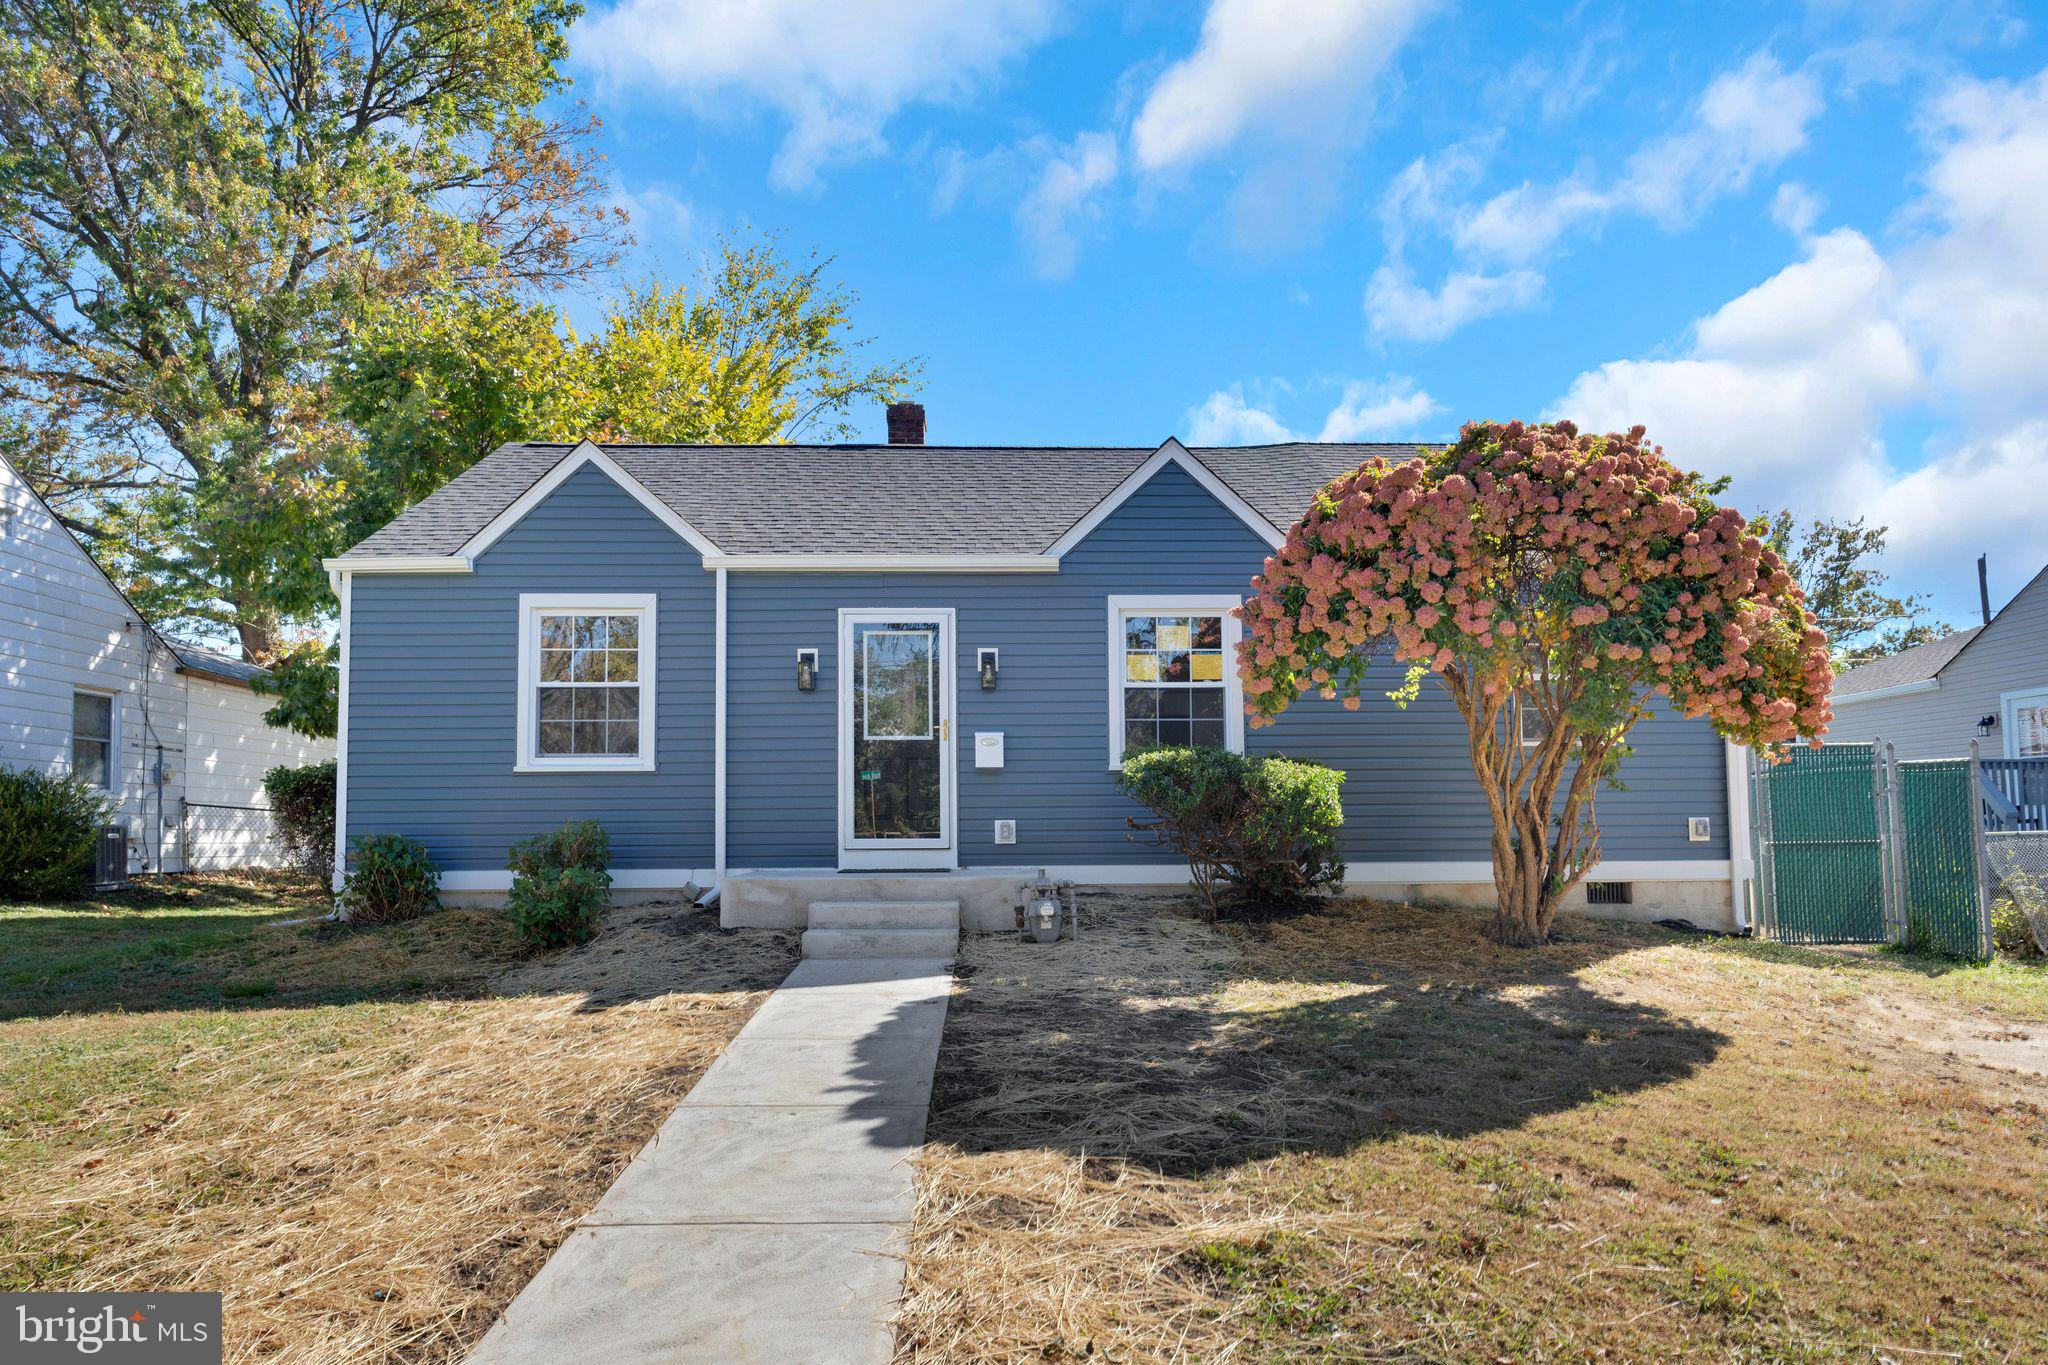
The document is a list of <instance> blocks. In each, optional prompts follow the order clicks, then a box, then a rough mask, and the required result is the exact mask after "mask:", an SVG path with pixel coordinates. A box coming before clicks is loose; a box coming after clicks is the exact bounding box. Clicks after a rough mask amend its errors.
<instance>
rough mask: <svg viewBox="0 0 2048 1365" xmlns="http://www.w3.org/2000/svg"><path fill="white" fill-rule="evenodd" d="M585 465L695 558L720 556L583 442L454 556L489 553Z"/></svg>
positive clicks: (591, 444)
mask: <svg viewBox="0 0 2048 1365" xmlns="http://www.w3.org/2000/svg"><path fill="white" fill-rule="evenodd" d="M585 465H596V466H597V467H598V469H600V470H602V471H603V473H604V475H605V477H607V478H609V479H610V480H611V481H612V482H613V483H615V484H617V485H618V486H619V487H620V488H623V489H624V490H626V492H627V494H628V495H629V496H631V497H632V499H633V501H635V502H637V503H639V504H640V505H641V506H642V507H644V508H646V509H647V510H648V511H649V512H651V513H653V514H654V517H655V519H656V520H657V521H659V522H661V524H662V525H664V526H666V527H668V529H669V530H671V531H674V532H675V533H676V534H677V535H679V536H681V537H682V538H683V539H684V540H685V541H687V542H688V543H689V545H690V548H691V549H693V550H695V551H696V552H697V553H698V554H700V555H703V556H705V557H707V558H708V557H709V556H712V555H715V554H719V553H720V551H719V548H718V547H717V546H716V545H714V544H712V543H711V540H710V538H709V537H707V536H706V535H704V534H703V533H702V532H701V531H699V530H698V529H697V528H696V527H694V526H692V525H690V523H689V522H687V521H685V520H683V518H682V517H681V516H679V515H678V514H677V512H676V509H675V508H673V507H670V506H669V505H668V504H667V503H665V502H663V501H662V500H661V499H660V498H657V497H655V496H654V494H653V493H652V492H651V491H649V489H648V487H647V485H646V484H644V483H642V482H640V480H638V479H636V478H634V477H633V476H632V475H631V474H628V473H627V472H626V471H625V468H624V467H623V466H621V465H620V464H619V462H618V461H617V460H614V459H613V458H612V457H611V456H609V455H607V454H605V453H604V451H602V450H600V449H599V448H598V446H597V443H596V442H595V441H585V442H583V443H582V444H581V445H579V446H577V447H576V448H575V449H574V450H572V451H570V452H569V453H568V454H567V455H564V456H563V457H562V459H561V461H560V463H558V464H556V465H555V467H554V468H553V469H550V470H549V471H548V472H547V473H546V474H544V475H542V476H541V478H540V480H539V482H537V483H535V484H534V485H533V487H531V488H529V489H527V490H526V491H525V492H524V493H521V494H520V495H519V497H518V500H517V501H515V502H514V503H513V504H512V505H511V506H510V507H507V508H506V509H505V510H504V511H502V512H500V513H498V515H497V516H495V517H493V518H491V523H490V525H488V526H486V527H484V529H483V530H481V531H478V532H477V533H476V534H475V535H473V536H471V537H470V538H469V539H468V540H467V541H465V542H464V543H463V546H462V548H461V549H460V550H457V551H456V554H457V556H459V557H461V558H463V559H470V560H473V559H475V558H476V557H477V556H478V555H480V554H482V553H483V552H484V551H486V550H488V549H490V548H491V546H493V545H495V544H497V543H498V540H499V538H500V537H502V536H503V535H504V534H505V533H506V532H507V531H510V530H511V529H512V528H513V527H514V526H517V525H518V524H519V523H520V522H522V521H524V520H525V519H526V514H527V513H529V512H531V511H532V510H533V509H534V508H536V507H538V506H540V505H541V503H543V502H545V501H547V498H548V495H549V494H551V493H553V492H554V491H555V490H556V489H557V488H560V487H561V486H562V485H563V484H564V483H565V482H567V481H568V479H569V476H570V475H572V474H574V473H576V471H577V470H579V469H581V468H583V467H584V466H585Z"/></svg>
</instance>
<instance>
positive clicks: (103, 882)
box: [92, 825, 128, 891]
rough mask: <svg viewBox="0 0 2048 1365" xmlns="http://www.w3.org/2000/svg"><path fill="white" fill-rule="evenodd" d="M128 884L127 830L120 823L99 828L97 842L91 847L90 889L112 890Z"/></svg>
mask: <svg viewBox="0 0 2048 1365" xmlns="http://www.w3.org/2000/svg"><path fill="white" fill-rule="evenodd" d="M126 885H128V831H127V830H126V829H124V828H122V827H121V826H120V825H108V826H106V827H105V828H103V829H101V830H100V841H99V844H98V845H97V846H96V847H95V848H94V849H93V858H92V889H93V890H95V891H113V890H116V889H118V888H120V887H123V886H126Z"/></svg>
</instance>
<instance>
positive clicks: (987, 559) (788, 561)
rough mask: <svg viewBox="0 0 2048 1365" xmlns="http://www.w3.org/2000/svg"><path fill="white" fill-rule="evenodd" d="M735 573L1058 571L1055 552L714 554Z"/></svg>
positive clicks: (714, 560) (712, 562) (711, 562)
mask: <svg viewBox="0 0 2048 1365" xmlns="http://www.w3.org/2000/svg"><path fill="white" fill-rule="evenodd" d="M704 567H705V568H707V569H730V570H732V571H733V572H734V573H1058V572H1059V571H1060V562H1059V560H1058V559H1057V558H1056V557H1054V556H1052V555H891V554H848V555H833V554H816V555H811V554H710V555H706V556H704Z"/></svg>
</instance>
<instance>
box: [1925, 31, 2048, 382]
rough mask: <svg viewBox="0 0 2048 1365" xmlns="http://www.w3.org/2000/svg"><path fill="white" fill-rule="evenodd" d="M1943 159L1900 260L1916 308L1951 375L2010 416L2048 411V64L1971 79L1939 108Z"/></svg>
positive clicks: (1939, 365) (1936, 135) (1935, 130)
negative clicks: (2038, 69) (2016, 78)
mask: <svg viewBox="0 0 2048 1365" xmlns="http://www.w3.org/2000/svg"><path fill="white" fill-rule="evenodd" d="M1929 132H1930V134H1931V136H1932V137H1933V139H1934V144H1935V148H1936V151H1937V156H1936V159H1935V161H1934V164H1933V166H1932V168H1931V169H1930V170H1929V172H1928V175H1927V193H1926V195H1925V196H1924V198H1923V200H1922V201H1921V203H1920V204H1919V205H1918V206H1917V216H1918V217H1919V218H1920V219H1922V220H1923V221H1924V222H1926V223H1927V224H1928V225H1929V226H1930V227H1931V229H1932V230H1931V231H1930V232H1928V233H1927V235H1926V236H1925V237H1924V238H1923V239H1922V240H1921V241H1919V242H1918V243H1916V244H1914V245H1912V246H1910V247H1909V248H1908V249H1907V250H1906V252H1905V253H1904V254H1903V256H1902V268H1903V269H1904V270H1905V271H1906V272H1907V273H1908V276H1909V280H1910V283H1909V285H1908V288H1907V290H1906V294H1905V300H1906V312H1907V315H1908V317H1909V318H1910V319H1911V321H1912V323H1913V325H1914V327H1915V328H1916V329H1917V330H1918V331H1920V332H1922V333H1924V334H1925V335H1926V336H1927V338H1928V339H1929V341H1930V343H1931V344H1932V345H1933V347H1934V351H1935V364H1936V369H1937V372H1938V373H1939V375H1940V377H1941V379H1942V380H1943V381H1944V382H1945V383H1946V384H1948V385H1950V386H1952V387H1953V388H1955V389H1956V390H1958V391H1959V392H1961V393H1964V394H1967V395H1969V397H1970V398H1971V399H1973V400H1974V401H1976V402H1978V403H1980V404H1982V405H1984V406H1985V407H1986V409H1987V410H1989V411H1992V412H1995V413H1998V414H2002V415H2008V416H2009V415H2012V414H2015V413H2026V412H2039V411H2041V410H2042V408H2043V407H2048V234H2044V233H2043V231H2042V224H2041V214H2042V206H2043V204H2044V203H2048V71H2043V72H2042V73H2041V74H2039V75H2036V76H2035V77H2033V78H2032V79H2031V80H2028V81H2024V82H2021V83H2018V84H2012V83H2007V82H2004V81H1965V82H1960V83H1958V84H1957V85H1955V86H1954V87H1952V88H1951V89H1950V90H1949V91H1948V93H1947V94H1946V95H1944V96H1943V97H1942V98H1941V99H1940V100H1938V101H1937V102H1936V103H1935V105H1934V108H1933V110H1932V119H1931V121H1930V125H1929Z"/></svg>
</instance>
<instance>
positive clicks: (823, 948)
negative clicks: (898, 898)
mask: <svg viewBox="0 0 2048 1365" xmlns="http://www.w3.org/2000/svg"><path fill="white" fill-rule="evenodd" d="M959 951H960V930H959V929H958V928H957V927H955V928H951V929H806V930H804V956H805V957H810V958H820V957H883V958H905V957H922V958H937V959H940V960H943V961H951V960H952V958H953V956H954V954H956V953H958V952H959Z"/></svg>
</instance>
